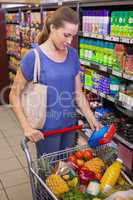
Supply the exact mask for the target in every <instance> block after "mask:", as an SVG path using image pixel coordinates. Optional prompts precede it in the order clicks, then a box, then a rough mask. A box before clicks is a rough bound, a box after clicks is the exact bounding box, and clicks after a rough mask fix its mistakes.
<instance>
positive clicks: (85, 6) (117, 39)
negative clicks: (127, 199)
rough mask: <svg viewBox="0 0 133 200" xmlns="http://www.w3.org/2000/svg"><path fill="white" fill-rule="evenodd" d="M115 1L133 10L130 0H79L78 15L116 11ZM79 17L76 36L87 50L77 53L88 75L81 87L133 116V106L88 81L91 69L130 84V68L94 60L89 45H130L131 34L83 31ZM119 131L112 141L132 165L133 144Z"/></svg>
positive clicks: (116, 3)
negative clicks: (78, 28) (128, 70)
mask: <svg viewBox="0 0 133 200" xmlns="http://www.w3.org/2000/svg"><path fill="white" fill-rule="evenodd" d="M118 4H119V10H121V9H122V11H124V10H126V11H127V10H128V9H130V10H133V3H132V1H111V0H110V1H107V0H103V1H100V0H96V1H95V2H94V1H91V0H90V1H82V3H80V6H79V7H80V9H79V11H80V13H81V17H82V16H83V15H82V13H83V12H84V11H85V12H86V11H91V10H95V11H96V13H98V10H102V9H107V10H110V11H118V7H117V5H118ZM85 12H84V14H85ZM109 13H110V12H109ZM93 14H94V13H93ZM93 14H92V15H93ZM98 14H99V13H98ZM100 14H101V13H100ZM100 14H99V18H100V16H101V15H100ZM96 15H97V14H96ZM110 15H111V13H110V14H109V16H108V17H109V18H110ZM86 16H87V17H88V16H89V17H90V16H91V14H89V12H88V13H87V12H86ZM82 20H83V18H81V20H80V22H81V24H80V31H79V33H78V38H79V46H80V48H85V50H86V52H85V51H84V55H85V56H83V50H82V52H80V49H79V55H80V63H81V65H82V66H83V68H82V76H83V74H88V78H86V80H88V83H89V84H88V85H87V81H86V84H85V86H84V90H85V92H86V93H87V92H88V91H89V92H92V93H93V94H96V95H98V96H99V97H101V99H102V100H103V102H106V105H107V104H108V103H110V102H111V104H112V105H114V106H116V109H117V111H119V112H122V113H123V114H124V115H127V116H128V117H129V118H131V119H132V117H133V107H130V110H129V108H127V105H126V104H125V103H123V102H121V101H119V99H118V94H117V95H116V96H115V95H110V93H107V94H106V93H104V92H102V90H100V89H99V90H98V89H96V88H95V87H92V86H91V83H90V77H91V75H90V74H91V70H92V74H93V72H94V73H96V74H99V76H100V75H101V76H102V75H103V76H107V77H109V78H110V76H112V75H113V76H115V77H116V78H117V77H118V78H121V79H123V80H124V81H125V82H126V83H132V81H133V71H132V73H130V74H129V73H127V71H124V70H122V69H121V70H116V68H115V67H114V66H113V65H112V66H111V64H112V63H110V65H107V64H103V63H102V62H96V60H100V58H98V56H97V57H96V58H97V59H94V58H93V59H91V55H92V52H93V53H94V52H95V53H96V51H95V49H96V48H92V49H91V45H94V44H96V42H95V41H98V42H97V44H99V46H98V47H99V49H100V47H101V46H102V42H103V43H105V42H106V43H108V44H109V43H111V44H112V46H113V45H115V44H116V43H117V44H122V45H126V46H130V47H131V46H133V37H130V38H129V37H125V36H119V35H111V33H110V32H108V33H105V34H103V33H102V34H99V33H98V30H97V32H91V31H86V28H85V24H84V25H83V24H82V22H83V21H82ZM84 20H86V21H84V23H86V24H87V19H86V18H84ZM88 20H89V18H88ZM95 20H96V19H95ZM99 20H100V19H99ZM92 21H93V19H92ZM89 22H90V21H89ZM89 22H88V23H89ZM100 23H101V21H100ZM102 23H103V22H102ZM110 23H111V22H110ZM86 26H87V25H86ZM84 30H85V31H84ZM88 30H89V28H88ZM93 31H94V27H93ZM132 36H133V35H132ZM80 39H83V40H84V39H85V40H86V41H88V42H86V43H80V41H81V40H80ZM85 40H84V41H85ZM89 41H90V42H89ZM82 42H83V41H82ZM108 44H106V48H107V46H108ZM87 45H88V46H87ZM103 46H104V45H103ZM97 49H98V48H97ZM87 50H88V52H87ZM91 50H92V51H91ZM111 50H112V49H111ZM100 51H102V49H100V50H99V52H100ZM97 52H98V50H97ZM95 53H94V54H95ZM105 53H106V51H105ZM99 57H100V56H99ZM101 58H102V56H101ZM103 59H104V55H103ZM97 76H98V75H95V76H94V77H97ZM94 77H93V78H94ZM82 79H83V78H82ZM94 79H95V78H94ZM94 79H93V80H94ZM96 84H97V81H96V82H95V85H96ZM101 84H102V83H101ZM95 85H94V86H95ZM99 88H100V86H99ZM122 134H124V133H121V134H120V133H117V134H116V135H115V136H114V140H115V141H116V143H117V144H118V150H119V156H120V157H122V159H123V161H124V163H126V158H125V156H124V154H125V153H126V151H127V152H129V153H130V160H131V162H132V163H131V165H132V166H133V144H132V142H129V141H128V140H126V137H125V136H124V135H122ZM122 152H124V154H123V155H122ZM131 155H132V158H131ZM127 157H128V155H127ZM126 168H127V171H128V173H129V174H130V175H131V174H132V172H133V167H132V169H131V166H129V165H127V166H126ZM129 168H130V170H128V169H129Z"/></svg>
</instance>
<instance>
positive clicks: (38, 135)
mask: <svg viewBox="0 0 133 200" xmlns="http://www.w3.org/2000/svg"><path fill="white" fill-rule="evenodd" d="M24 135H25V136H26V137H27V138H29V140H30V141H31V142H37V141H39V140H41V139H44V136H43V134H42V132H41V131H39V130H37V129H33V128H32V127H30V126H27V127H26V128H25V129H24Z"/></svg>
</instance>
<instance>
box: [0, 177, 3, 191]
mask: <svg viewBox="0 0 133 200" xmlns="http://www.w3.org/2000/svg"><path fill="white" fill-rule="evenodd" d="M1 190H3V187H2V184H1V180H0V191H1Z"/></svg>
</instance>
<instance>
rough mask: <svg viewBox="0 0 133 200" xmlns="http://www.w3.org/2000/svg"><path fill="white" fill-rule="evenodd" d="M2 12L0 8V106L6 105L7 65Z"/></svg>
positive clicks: (7, 91)
mask: <svg viewBox="0 0 133 200" xmlns="http://www.w3.org/2000/svg"><path fill="white" fill-rule="evenodd" d="M4 18H5V15H4V12H3V10H2V9H1V8H0V104H2V103H8V93H9V90H8V86H9V78H8V68H7V66H8V63H7V55H6V26H5V23H4Z"/></svg>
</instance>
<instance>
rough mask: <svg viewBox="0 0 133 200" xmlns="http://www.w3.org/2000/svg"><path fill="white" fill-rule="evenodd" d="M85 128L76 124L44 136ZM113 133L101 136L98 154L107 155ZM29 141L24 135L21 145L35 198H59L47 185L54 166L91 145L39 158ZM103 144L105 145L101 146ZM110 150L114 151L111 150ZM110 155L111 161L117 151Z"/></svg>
mask: <svg viewBox="0 0 133 200" xmlns="http://www.w3.org/2000/svg"><path fill="white" fill-rule="evenodd" d="M84 128H85V127H84V125H76V126H72V127H68V128H64V129H61V130H54V131H48V132H44V133H43V135H44V137H48V136H49V135H54V134H63V133H67V134H69V132H71V131H76V130H81V129H82V130H84ZM94 134H95V133H94ZM113 134H114V132H113ZM113 134H112V132H111V133H110V132H109V133H106V134H105V136H104V137H102V138H100V140H101V142H100V140H99V141H98V142H99V144H100V145H98V146H97V147H96V148H95V150H94V151H93V152H94V153H95V154H96V155H97V156H99V157H104V158H105V157H106V156H105V152H106V151H107V152H108V153H109V147H108V146H107V145H106V143H108V142H109V141H110V140H111V139H112V137H113ZM109 135H110V137H109ZM28 142H29V140H28V139H27V138H26V137H24V138H23V139H22V141H21V147H22V149H23V151H24V152H25V155H26V159H27V163H28V170H29V177H30V183H31V190H32V197H33V200H59V199H58V198H57V197H56V196H55V195H54V193H53V192H52V191H51V190H50V189H49V188H48V186H47V185H46V178H47V177H48V176H49V175H50V174H51V171H52V168H53V167H54V166H56V164H57V163H58V162H59V161H63V160H66V159H67V158H68V157H69V156H70V155H71V154H73V153H74V152H76V151H77V150H86V149H88V148H90V147H89V146H88V145H83V146H78V145H77V146H75V147H72V148H67V149H65V150H61V151H57V152H53V153H49V154H44V155H43V156H41V157H40V158H37V159H32V158H31V154H30V151H29V147H28ZM101 144H103V145H102V146H101ZM95 146H96V145H95ZM110 152H113V151H112V150H111V151H110ZM109 155H110V156H107V158H108V161H111V159H115V158H116V157H115V156H116V152H115V154H114V153H113V154H112V155H111V153H109ZM114 155H115V156H114ZM111 156H112V158H111Z"/></svg>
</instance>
